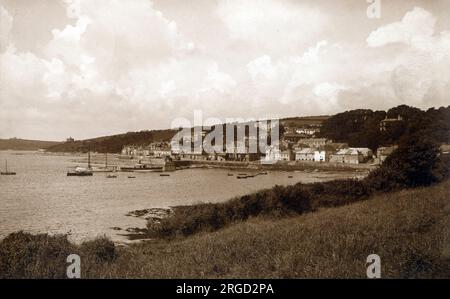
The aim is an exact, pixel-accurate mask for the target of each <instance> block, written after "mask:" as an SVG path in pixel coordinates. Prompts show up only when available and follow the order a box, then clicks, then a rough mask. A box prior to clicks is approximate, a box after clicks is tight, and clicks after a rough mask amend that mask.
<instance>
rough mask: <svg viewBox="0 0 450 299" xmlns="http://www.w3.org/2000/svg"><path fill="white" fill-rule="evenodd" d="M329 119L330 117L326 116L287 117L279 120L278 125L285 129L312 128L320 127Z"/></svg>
mask: <svg viewBox="0 0 450 299" xmlns="http://www.w3.org/2000/svg"><path fill="white" fill-rule="evenodd" d="M329 118H330V116H328V115H320V116H303V117H289V118H283V119H281V120H280V123H281V124H282V125H283V126H285V127H303V126H314V125H322V124H323V123H324V122H325V121H326V120H328V119H329Z"/></svg>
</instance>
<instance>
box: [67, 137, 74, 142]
mask: <svg viewBox="0 0 450 299" xmlns="http://www.w3.org/2000/svg"><path fill="white" fill-rule="evenodd" d="M66 142H75V139H73V138H72V137H69V138H67V139H66Z"/></svg>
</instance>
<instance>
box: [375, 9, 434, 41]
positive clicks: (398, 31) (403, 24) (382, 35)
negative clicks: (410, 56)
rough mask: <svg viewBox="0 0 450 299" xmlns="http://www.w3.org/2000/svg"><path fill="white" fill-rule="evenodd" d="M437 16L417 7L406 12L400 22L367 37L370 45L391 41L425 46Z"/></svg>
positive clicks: (384, 27) (381, 28) (379, 29)
mask: <svg viewBox="0 0 450 299" xmlns="http://www.w3.org/2000/svg"><path fill="white" fill-rule="evenodd" d="M435 25H436V18H435V17H434V16H433V14H431V13H430V12H429V11H427V10H425V9H423V8H421V7H415V8H414V9H413V10H411V11H409V12H408V13H406V15H405V16H404V17H403V19H402V20H401V21H400V22H395V23H391V24H388V25H385V26H382V27H380V28H378V29H377V30H375V31H374V32H372V33H371V34H370V35H369V37H368V38H367V43H368V44H369V46H370V47H381V46H384V45H387V44H390V43H405V44H408V45H412V46H416V47H423V44H424V43H427V42H428V41H429V39H430V38H431V36H432V35H433V33H434V27H435Z"/></svg>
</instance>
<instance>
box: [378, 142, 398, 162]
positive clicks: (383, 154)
mask: <svg viewBox="0 0 450 299" xmlns="http://www.w3.org/2000/svg"><path fill="white" fill-rule="evenodd" d="M396 149H397V146H396V145H393V146H388V147H379V148H378V149H377V162H378V163H379V164H382V163H383V162H384V160H386V158H387V157H388V156H389V155H390V154H392V153H393V152H394V151H395V150H396Z"/></svg>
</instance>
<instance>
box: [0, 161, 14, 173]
mask: <svg viewBox="0 0 450 299" xmlns="http://www.w3.org/2000/svg"><path fill="white" fill-rule="evenodd" d="M0 174H1V175H16V173H15V172H14V171H8V160H5V171H2V172H0Z"/></svg>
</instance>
